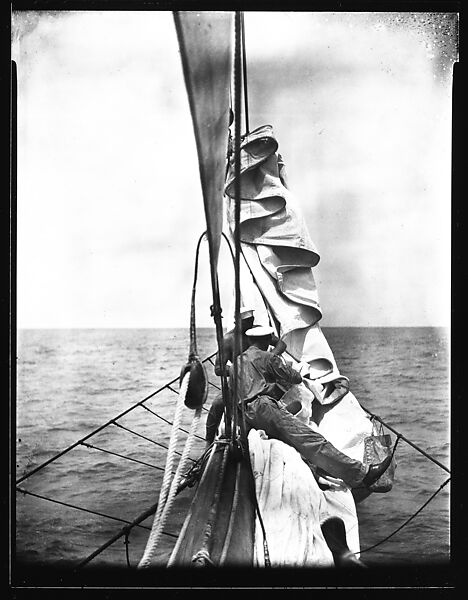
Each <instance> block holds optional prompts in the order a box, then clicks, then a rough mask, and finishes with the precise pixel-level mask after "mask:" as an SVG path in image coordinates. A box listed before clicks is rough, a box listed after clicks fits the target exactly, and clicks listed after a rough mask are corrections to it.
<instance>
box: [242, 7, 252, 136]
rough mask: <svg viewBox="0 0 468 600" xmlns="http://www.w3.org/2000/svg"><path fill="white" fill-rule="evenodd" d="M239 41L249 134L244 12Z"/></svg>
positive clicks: (246, 122)
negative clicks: (240, 44) (240, 43)
mask: <svg viewBox="0 0 468 600" xmlns="http://www.w3.org/2000/svg"><path fill="white" fill-rule="evenodd" d="M241 39H242V70H243V83H244V113H245V133H246V135H247V134H248V133H249V132H250V129H249V98H248V90H247V54H246V52H245V23H244V11H241Z"/></svg>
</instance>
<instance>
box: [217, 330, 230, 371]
mask: <svg viewBox="0 0 468 600" xmlns="http://www.w3.org/2000/svg"><path fill="white" fill-rule="evenodd" d="M223 359H224V360H223V363H224V364H221V359H220V356H219V352H218V353H217V354H216V359H215V367H214V371H215V374H216V375H217V376H218V377H221V375H222V374H223V373H225V374H226V376H227V375H229V370H228V369H227V368H226V363H227V361H228V360H230V361H232V348H231V338H230V337H225V338H224V340H223Z"/></svg>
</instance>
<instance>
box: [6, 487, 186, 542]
mask: <svg viewBox="0 0 468 600" xmlns="http://www.w3.org/2000/svg"><path fill="white" fill-rule="evenodd" d="M16 491H17V492H20V493H21V494H25V495H27V496H34V497H35V498H39V499H41V500H47V501H48V502H52V503H54V504H60V505H61V506H66V507H67V508H73V509H75V510H80V511H82V512H86V513H89V514H91V515H96V516H97V517H105V518H106V519H112V520H113V521H120V522H121V523H127V524H128V525H130V524H131V521H127V520H126V519H121V518H120V517H114V516H113V515H107V514H105V513H102V512H98V511H96V510H91V509H89V508H84V507H83V506H77V505H76V504H70V503H68V502H62V501H61V500H55V499H54V498H48V497H47V496H42V495H41V494H36V493H35V492H30V491H29V490H25V489H23V488H20V487H17V488H16ZM138 527H141V528H142V529H149V527H146V525H139V524H138ZM166 535H169V536H171V537H177V536H175V535H173V534H170V533H167V534H166Z"/></svg>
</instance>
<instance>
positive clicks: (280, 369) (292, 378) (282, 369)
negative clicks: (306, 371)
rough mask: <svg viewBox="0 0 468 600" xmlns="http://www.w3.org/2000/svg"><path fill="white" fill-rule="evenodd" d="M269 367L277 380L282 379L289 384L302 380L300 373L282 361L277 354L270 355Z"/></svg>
mask: <svg viewBox="0 0 468 600" xmlns="http://www.w3.org/2000/svg"><path fill="white" fill-rule="evenodd" d="M269 368H270V369H271V372H272V373H273V376H274V378H275V379H276V380H277V381H279V382H281V381H284V382H286V383H291V384H295V383H301V382H302V375H301V374H300V373H299V372H298V371H296V369H293V368H292V367H291V366H290V365H289V364H288V363H286V362H283V361H282V360H281V359H280V358H279V356H276V355H275V354H272V356H271V360H270V362H269Z"/></svg>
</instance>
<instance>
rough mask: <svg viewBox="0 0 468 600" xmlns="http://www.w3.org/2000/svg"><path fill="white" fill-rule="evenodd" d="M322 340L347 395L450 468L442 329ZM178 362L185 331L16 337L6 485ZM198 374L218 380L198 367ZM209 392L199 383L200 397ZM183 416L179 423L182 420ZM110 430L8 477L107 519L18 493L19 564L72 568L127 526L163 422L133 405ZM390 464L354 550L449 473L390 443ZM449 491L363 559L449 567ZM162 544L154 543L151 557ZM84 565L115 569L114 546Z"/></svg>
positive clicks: (164, 432) (120, 553) (339, 334)
mask: <svg viewBox="0 0 468 600" xmlns="http://www.w3.org/2000/svg"><path fill="white" fill-rule="evenodd" d="M324 333H325V335H326V337H327V339H328V341H329V343H330V346H331V348H332V350H333V352H334V354H335V358H336V360H337V363H338V365H339V367H340V370H341V372H342V373H343V374H345V375H347V376H348V377H349V379H350V384H351V389H352V391H353V392H354V394H355V396H356V397H357V398H358V400H359V401H360V402H361V403H362V404H363V405H364V406H365V407H367V408H368V409H370V410H371V411H372V412H375V413H376V414H378V415H379V416H381V417H382V418H383V419H384V420H385V421H387V422H388V423H389V424H391V425H392V427H394V428H395V429H396V430H398V431H400V432H401V433H403V434H404V435H405V437H407V438H408V439H410V440H412V441H413V442H414V443H415V444H417V445H418V446H420V447H421V448H423V449H424V450H426V451H427V452H428V453H429V454H431V455H433V456H434V457H435V458H436V459H437V460H438V461H440V462H441V463H443V464H444V465H447V466H449V465H450V451H449V433H450V432H449V418H450V404H449V356H448V333H447V331H446V330H444V329H439V328H328V329H324ZM198 336H199V339H198V345H199V352H200V355H201V356H203V357H204V356H206V355H208V354H211V353H212V352H213V351H214V349H215V336H214V331H213V330H211V329H205V330H200V331H199V333H198ZM187 354H188V331H187V330H185V329H154V330H151V329H144V330H135V329H116V330H111V329H105V330H104V329H102V330H85V329H82V330H21V331H19V332H18V351H17V357H18V358H17V365H18V372H17V407H16V412H17V415H16V423H17V430H16V440H17V457H16V458H17V477H18V478H19V477H21V476H22V475H23V474H25V473H26V472H29V471H30V470H31V469H33V468H34V467H35V466H37V465H39V464H40V463H42V462H44V461H45V460H47V459H48V458H50V457H52V456H53V455H54V454H56V453H57V452H59V451H61V450H62V449H64V448H65V447H67V446H69V445H71V444H73V443H74V442H76V441H77V440H79V439H81V438H83V437H84V436H85V435H87V434H88V433H89V432H91V431H92V430H94V429H96V428H97V427H98V426H99V425H101V424H103V423H105V422H107V421H109V420H110V419H112V418H113V417H115V416H116V415H117V414H118V413H120V412H123V411H124V410H126V409H127V408H129V407H130V406H132V405H133V404H135V403H137V402H138V401H140V400H142V399H143V398H145V397H146V396H148V395H150V394H152V393H153V392H154V391H155V390H157V389H158V388H160V387H162V386H164V385H165V384H166V383H167V382H168V381H170V380H173V379H175V378H177V376H178V373H179V370H180V367H181V366H182V365H183V364H184V363H185V360H186V358H187ZM209 373H210V378H211V380H212V381H213V382H215V383H217V378H216V377H215V376H214V375H213V373H212V371H211V370H210V371H209ZM174 389H177V387H175V388H174ZM215 393H216V389H215V388H213V387H211V389H210V397H209V402H210V401H211V399H212V397H213V394H215ZM175 399H176V394H175V393H174V392H173V391H171V390H170V389H166V390H164V391H163V392H162V393H161V394H158V395H157V396H155V397H154V398H151V399H150V400H149V401H148V402H147V403H146V406H147V407H148V408H150V409H151V410H152V411H153V412H154V413H157V414H158V415H160V417H164V418H166V419H169V420H172V416H173V411H174V406H175ZM204 415H206V412H205V413H204ZM184 418H185V422H186V424H188V423H189V418H190V415H189V414H187V415H186V416H185V417H184ZM119 423H120V424H121V425H123V426H124V427H126V428H127V429H129V430H130V431H127V429H123V428H121V427H118V426H116V425H110V426H109V427H106V428H105V429H103V430H102V431H101V432H100V433H99V434H97V435H96V436H93V438H92V439H90V440H88V442H89V443H90V444H92V445H93V446H95V448H89V447H85V446H83V445H78V446H77V447H76V448H75V449H74V450H72V451H71V452H69V453H67V454H65V455H64V456H63V457H62V458H60V459H59V460H58V461H56V462H54V463H52V464H50V465H49V466H47V467H46V468H44V469H42V470H41V471H39V472H38V473H37V474H34V475H32V476H31V477H29V478H28V479H26V480H25V481H23V482H22V483H20V487H22V488H23V489H25V490H28V491H30V492H32V493H34V494H37V495H40V496H44V497H47V498H54V499H56V500H59V501H60V502H62V503H66V504H73V505H77V506H80V507H82V508H85V509H88V510H89V511H95V512H99V513H102V514H103V515H107V517H105V516H98V515H95V514H91V513H90V512H86V511H79V510H75V509H72V508H70V507H67V506H64V505H61V504H55V503H52V502H49V501H47V500H45V499H42V498H37V497H35V496H31V495H23V494H20V493H17V494H16V500H17V507H16V508H17V510H16V518H17V523H16V552H17V557H18V559H20V560H25V561H28V562H33V563H34V564H37V565H39V564H50V563H54V564H56V563H60V562H61V561H66V562H69V561H74V562H75V561H79V560H81V559H83V558H85V557H86V556H87V555H88V554H90V553H91V552H93V551H94V550H95V549H96V548H97V547H98V546H99V545H100V544H102V543H104V542H105V541H106V540H107V539H108V538H110V537H111V536H112V535H113V534H114V533H116V532H117V531H118V530H119V529H120V528H121V527H122V525H123V524H124V523H122V522H119V521H117V520H113V519H111V518H109V517H115V518H117V519H124V520H132V519H134V518H135V517H136V516H137V515H138V514H139V513H141V512H143V511H144V510H145V509H146V508H148V507H149V506H150V505H151V504H153V503H154V502H156V500H157V490H158V489H159V484H160V481H161V471H160V470H158V469H157V468H155V467H164V460H165V450H164V448H162V447H161V446H158V445H156V444H154V443H153V442H152V441H149V440H153V441H156V442H158V444H162V445H167V443H168V440H169V435H170V426H169V425H167V423H166V422H165V421H163V420H162V419H161V418H158V417H157V416H155V415H154V414H153V413H151V412H149V411H147V410H145V409H144V408H141V407H139V408H137V409H135V410H133V411H131V412H129V413H128V415H126V416H125V417H123V418H122V419H119ZM137 433H138V434H140V436H138V435H136V434H137ZM203 433H204V419H203V420H202V422H201V423H200V428H199V434H200V436H202V435H203ZM392 435H393V434H392ZM141 436H145V437H146V438H149V440H148V439H144V438H143V437H141ZM183 437H184V436H183ZM393 437H394V436H393ZM181 441H182V442H183V440H181ZM96 448H102V449H105V450H108V451H110V452H114V453H116V454H120V455H121V456H116V454H109V453H104V452H102V451H100V450H97V449H96ZM202 448H203V442H202V441H201V440H197V442H196V443H195V445H194V448H193V451H192V456H193V458H197V457H198V456H199V454H200V452H201V450H202ZM122 456H127V457H131V458H133V459H136V460H139V461H142V462H144V463H148V464H141V463H139V462H132V461H129V460H126V459H124V458H122ZM397 459H398V468H397V471H396V479H395V484H394V488H393V490H392V491H391V492H389V493H387V494H373V495H371V496H370V497H369V498H367V499H366V500H364V501H363V502H362V503H361V504H359V505H358V513H359V518H360V535H361V544H362V548H367V547H369V546H371V545H373V544H375V543H376V542H378V541H380V540H381V539H383V538H384V537H386V536H387V535H389V534H390V533H391V532H393V531H394V530H395V529H397V527H399V526H400V525H401V524H402V523H403V522H404V521H405V520H406V519H407V518H408V517H410V516H411V515H412V514H413V513H414V512H416V511H417V510H418V509H419V507H420V506H422V505H423V504H424V502H425V501H426V500H427V499H428V498H429V497H430V495H431V494H432V493H433V492H434V491H436V490H437V489H438V488H439V486H440V485H441V484H442V483H443V482H444V481H445V480H446V479H447V477H448V475H447V473H446V472H445V471H444V470H442V469H441V468H440V467H438V466H436V465H434V464H433V463H432V462H430V461H429V460H428V459H427V458H425V457H424V456H422V455H421V454H419V453H418V452H417V451H416V450H414V449H413V448H411V447H410V446H408V445H407V444H406V443H404V442H403V441H400V442H399V445H398V449H397ZM151 465H152V466H151ZM449 493H450V484H449V485H447V486H445V487H444V488H443V490H442V491H441V492H440V493H439V494H438V496H436V498H435V499H434V500H433V501H432V502H431V503H430V504H429V505H428V506H427V507H426V508H425V509H424V510H423V511H422V512H421V513H420V514H419V515H418V516H417V517H416V518H415V519H414V520H413V521H411V523H409V525H407V526H406V527H405V528H403V530H402V531H401V532H399V533H398V534H397V535H395V536H394V537H392V538H391V539H390V540H389V541H388V542H386V543H384V544H382V545H381V546H379V547H378V548H376V549H375V550H370V551H369V552H368V553H364V554H363V555H362V558H363V559H365V560H367V561H368V562H369V563H372V564H385V565H387V564H398V563H403V564H411V563H420V562H423V563H425V562H443V561H446V560H448V558H449V552H450V545H449V541H450V540H449ZM192 495H193V490H192V489H189V490H187V491H185V492H183V493H182V494H181V495H180V496H179V497H178V501H177V505H176V508H175V510H174V512H173V513H172V515H171V517H170V520H169V522H168V523H167V525H166V528H165V531H166V532H167V533H169V534H173V535H175V534H177V533H178V531H179V530H180V528H181V525H182V522H183V518H184V513H185V511H186V510H187V507H188V506H189V503H190V500H191V497H192ZM151 522H152V518H149V519H147V520H146V521H144V522H143V523H142V525H144V526H146V527H151ZM148 533H149V532H148V530H147V529H145V528H143V527H139V528H138V527H137V528H134V530H133V531H132V534H131V538H130V546H129V548H130V561H131V563H132V564H135V563H136V562H138V560H139V558H140V557H141V554H142V552H143V549H144V546H145V543H146V539H147V536H148ZM174 539H175V538H174V537H172V536H170V535H166V536H163V543H162V544H161V548H160V556H161V560H162V559H163V557H164V556H165V555H167V552H168V551H169V550H170V549H171V548H172V546H173V544H174ZM96 563H97V564H106V565H109V564H111V565H118V566H120V565H122V566H124V565H126V557H125V547H124V544H123V543H122V541H121V540H119V541H118V542H117V543H116V544H114V545H113V546H111V547H110V548H109V549H107V550H106V551H105V552H103V553H102V554H101V555H100V556H99V557H98V558H97V559H96Z"/></svg>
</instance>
